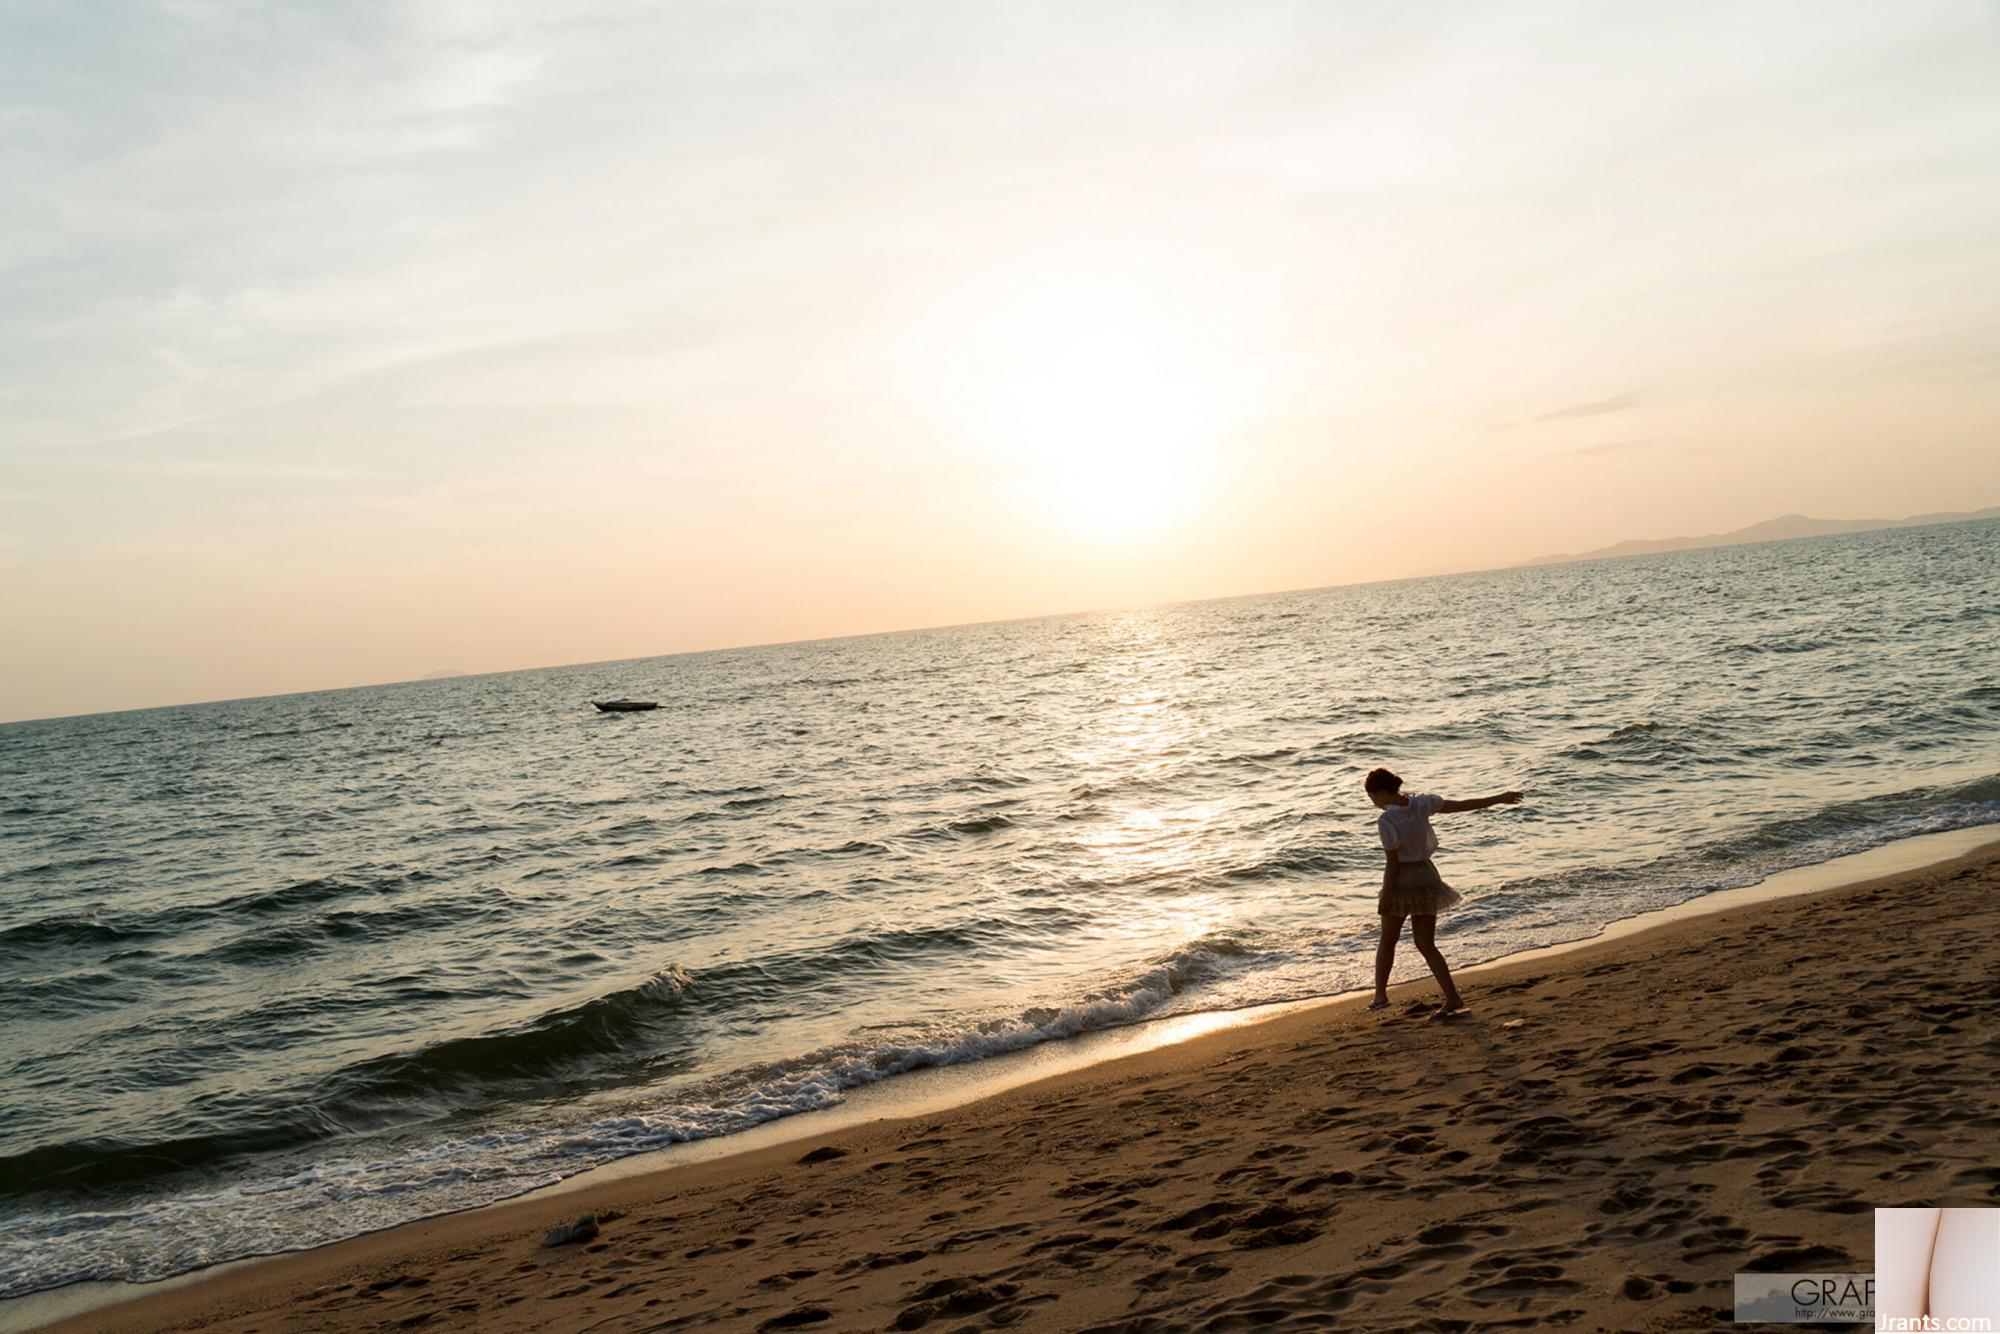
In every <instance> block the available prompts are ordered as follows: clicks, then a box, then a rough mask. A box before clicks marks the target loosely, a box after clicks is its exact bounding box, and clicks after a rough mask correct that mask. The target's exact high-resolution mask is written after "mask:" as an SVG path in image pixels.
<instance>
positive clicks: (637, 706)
mask: <svg viewBox="0 0 2000 1334" xmlns="http://www.w3.org/2000/svg"><path fill="white" fill-rule="evenodd" d="M590 702H591V703H592V704H595V705H596V706H597V710H598V712H599V713H644V712H646V710H648V709H657V708H659V707H660V706H659V703H658V702H657V701H655V700H650V699H594V700H592V701H590Z"/></svg>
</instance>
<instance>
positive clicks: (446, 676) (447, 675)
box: [422, 672, 465, 681]
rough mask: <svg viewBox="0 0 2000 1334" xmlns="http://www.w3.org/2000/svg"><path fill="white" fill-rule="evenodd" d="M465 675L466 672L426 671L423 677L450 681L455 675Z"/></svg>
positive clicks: (424, 678) (431, 679) (429, 679)
mask: <svg viewBox="0 0 2000 1334" xmlns="http://www.w3.org/2000/svg"><path fill="white" fill-rule="evenodd" d="M464 675H465V673H464V672H426V673H425V674H424V676H423V678H422V679H423V680H426V681H449V680H451V678H452V677H454V676H464Z"/></svg>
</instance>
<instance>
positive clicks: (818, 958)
mask: <svg viewBox="0 0 2000 1334" xmlns="http://www.w3.org/2000/svg"><path fill="white" fill-rule="evenodd" d="M1996 551H2000V525H1995V524H1990V523H1988V524H1966V525H1955V526H1950V527H1943V528H1932V529H1911V530H1902V531H1899V532H1891V533H1874V534H1860V535H1854V536H1848V537H1841V538H1831V539H1822V540H1818V541H1813V542H1805V543H1788V544H1775V545H1769V546H1760V547H1750V548H1733V549H1728V550H1723V551H1711V552H1689V553H1679V554H1676V555H1672V556H1665V557H1659V558H1650V559H1643V560H1635V561H1619V562H1599V563H1593V564H1587V565H1576V566H1563V567H1550V568H1538V569H1532V570H1519V571H1511V572H1499V573H1493V574H1483V575H1468V576H1460V577H1455V578H1447V579H1434V580H1424V581H1414V582H1410V583H1405V584H1397V585H1377V586H1370V587H1364V588H1349V589H1331V590H1323V591H1319V592H1307V593H1289V594H1279V595H1272V596H1268V597H1260V598H1245V599H1237V600H1233V601H1228V602H1215V603H1204V604H1196V605H1188V606H1181V607H1169V608H1161V609H1156V610H1151V611H1140V612H1128V613H1107V614H1101V615H1089V616H1067V617H1055V618H1050V619H1047V620H1042V621H1024V622H1013V623H1009V624H1005V625H990V626H973V627H964V628H958V629H951V630H933V631H920V632H914V633H910V634H901V635H887V636H879V637H875V638H869V639H858V640H842V641H829V642H824V643H816V644H799V645H788V646H781V647H776V648H768V649H754V650H735V651H729V652H721V653H707V654H694V655H686V656H680V657H672V658H658V659H649V660H644V661H636V662H628V663H614V664H602V665H597V666H591V667H573V668H559V669H551V670H548V671H540V672H524V673H517V674H512V675H506V676H495V677H474V678H460V679H454V680H449V681H439V682H426V683H419V684H411V685H405V686H393V687H383V688H379V689H369V690H354V691H340V692H330V693H324V694H317V695H303V696H293V697H287V698H280V699H263V700H247V701H240V702H235V703H228V704H215V705H204V706H199V707H191V708H181V709H160V710H151V711H146V712H140V713H130V714H116V715H101V716H96V717H90V718H77V719H66V720H59V721H52V722H43V723H28V724H19V725H15V726H11V727H6V728H0V1023H4V1025H5V1028H6V1031H7V1033H8V1036H9V1044H8V1050H7V1053H6V1055H5V1058H4V1060H5V1065H4V1067H0V1223H4V1224H5V1226H4V1227H0V1285H4V1287H0V1291H8V1292H12V1291H22V1290H26V1289H30V1288H34V1287H41V1286H48V1285H51V1284H55V1283H61V1282H67V1281H71V1280H75V1279H79V1278H86V1277H117V1276H122V1277H153V1276H158V1275H161V1274H165V1273H169V1272H173V1271H174V1270H176V1269H179V1268H185V1267H188V1266H190V1265H193V1264H196V1263H202V1262H206V1261H208V1260H213V1259H217V1258H223V1257H226V1256H230V1255H238V1254H251V1253H258V1252H264V1251H270V1250H275V1249H282V1248H285V1247H289V1246H296V1245H300V1244H305V1243H308V1242H313V1241H322V1240H328V1239H331V1238H333V1237H337V1236H342V1235H349V1234H352V1233H354V1232H358V1231H361V1230H364V1229H366V1228H371V1227H378V1226H382V1225H384V1224H386V1223H390V1222H395V1221H398V1220H401V1219H406V1218H411V1217H416V1216H419V1215H422V1214H428V1213H434V1212H437V1211H439V1210H441V1209H448V1208H458V1207H464V1206H468V1205H472V1204H477V1203H481V1202H484V1201H488V1200H491V1199H495V1198H499V1197H501V1196H504V1195H506V1194H510V1193H514V1192H518V1191H520V1190H524V1189H528V1188H531V1187H533V1186H535V1185H538V1184H541V1183H543V1182H546V1181H549V1180H553V1179H556V1178H558V1177H560V1176H563V1175H566V1174H569V1173H573V1172H575V1171H578V1170H581V1169H582V1168H584V1167H587V1166H590V1165H592V1164H594V1163H597V1162H602V1161H606V1160H608V1159H610V1158H615V1157H618V1156H621V1155H623V1154H628V1153H632V1152H638V1151H641V1150H644V1149H646V1148H650V1147H656V1146H659V1145H662V1144H667V1143H673V1142H676V1141H678V1140H683V1139H688V1138H695V1137H700V1136H706V1135H715V1134H727V1133H730V1132H732V1131H735V1130H739V1129H742V1128H744V1127H746V1126H749V1125H754V1124H756V1123H757V1122H759V1121H763V1120H768V1119H770V1118H771V1117H773V1116H780V1115H785V1114H788V1113H791V1112H796V1111H801V1110H806V1109H810V1108H813V1107H820V1106H825V1105H827V1104H828V1103H830V1102H833V1101H836V1100H838V1098H839V1097H840V1096H841V1093H842V1091H843V1090H846V1089H850V1088H852V1087H854V1086H856V1085H857V1084H861V1083H866V1082H869V1081H871V1080H874V1079H879V1078H884V1077H887V1076H890V1075H893V1074H895V1073H897V1072H899V1071H901V1070H906V1069H913V1068H917V1067H920V1066H924V1065H934V1064H941V1063H950V1062H953V1061H959V1060H968V1059H976V1058H978V1057H980V1056H984V1055H990V1054H993V1053H996V1052H1002V1051H1009V1050H1014V1049H1017V1048H1019V1047H1021V1046H1025V1045H1029V1044H1032V1043H1034V1042H1039V1041H1046V1040H1049V1039H1052V1038H1061V1037H1065V1036H1068V1035H1070V1034H1073V1033H1076V1032H1080V1031H1084V1030H1087V1029H1090V1028H1096V1027H1103V1026H1106V1025H1110V1024H1118V1023H1126V1022H1131V1021H1133V1020H1136V1019H1140V1018H1144V1017H1147V1016H1152V1015H1159V1014H1165V1013H1171V1012H1174V1011H1177V1010H1186V1009H1196V1008H1203V1007H1213V1006H1233V1005H1241V1004H1247V1003H1252V1002H1256V1001H1259V1000H1269V999H1283V998H1291V997H1296V996H1301V995H1308V994H1315V993H1320V992H1326V991H1331V990H1339V989H1344V988H1347V987H1351V986H1354V985H1356V984H1357V983H1359V982H1361V981H1362V980H1363V979H1364V978H1365V975H1366V970H1367V967H1368V958H1369V950H1370V941H1369V938H1368V936H1369V931H1370V929H1371V927H1372V918H1371V912H1372V906H1373V888H1374V883H1375V875H1376V873H1377V868H1378V866H1379V854H1377V853H1376V852H1375V851H1374V846H1373V842H1372V823H1373V822H1372V811H1371V809H1370V808H1369V807H1368V806H1367V805H1366V804H1365V803H1364V802H1363V801H1361V800H1359V799H1358V797H1359V793H1358V788H1357V781H1358V778H1359V776H1360V774H1361V773H1362V772H1363V771H1365V770H1366V769H1367V768H1369V767H1371V766H1373V765H1374V764H1377V763H1389V764H1392V765H1393V766H1395V767H1396V768H1398V769H1399V770H1401V771H1402V772H1404V773H1405V774H1406V775H1408V776H1409V777H1411V778H1412V779H1413V780H1414V781H1415V782H1416V783H1417V784H1419V785H1420V786H1423V787H1438V788H1444V789H1446V790H1448V791H1449V792H1452V793H1460V794H1465V793H1478V792H1482V791H1487V790H1493V789H1497V788H1501V787H1505V786H1517V785H1518V786H1524V787H1527V788H1528V789H1530V791H1531V792H1532V793H1533V797H1534V799H1533V802H1532V804H1530V805H1529V806H1526V807H1523V808H1521V809H1519V810H1516V811H1510V812H1505V813H1500V814H1495V815H1490V816H1475V817H1462V818H1458V819H1453V820H1450V821H1448V822H1446V823H1444V824H1443V825H1442V826H1441V833H1442V836H1443V838H1444V841H1445V849H1444V851H1443V852H1442V853H1441V854H1440V856H1441V859H1442V860H1443V861H1444V862H1445V863H1446V869H1447V872H1448V874H1449V875H1450V878H1451V879H1452V880H1453V882H1454V883H1456V884H1458V885H1459V886H1461V887H1462V888H1464V889H1466V890H1468V891H1469V895H1468V903H1467V905H1466V907H1465V908H1464V909H1462V910H1461V911H1460V912H1458V913H1456V914H1454V915H1452V916H1451V917H1449V918H1447V919H1446V921H1445V923H1444V924H1443V925H1442V926H1441V928H1440V930H1441V934H1445V935H1448V936H1451V937H1452V938H1453V939H1454V941H1455V944H1454V948H1455V949H1456V950H1458V951H1459V952H1460V954H1461V956H1462V957H1464V956H1468V955H1470V956H1491V955H1494V954H1498V953H1501V952H1504V951H1507V950H1511V949H1517V948H1522V947H1526V946H1530V945H1535V944H1542V943H1547V942H1548V941H1551V940H1556V939H1562V938H1570V937H1575V936H1580V935H1586V934H1589V933H1590V932H1592V931H1594V930H1595V929H1597V928H1598V927H1599V926H1601V925H1602V924H1603V923H1605V922H1607V921H1610V920H1612V919H1614V918H1617V917H1623V916H1628V915H1630V914H1632V913H1634V912H1639V911H1644V910H1646V909H1648V908H1653V907H1658V906H1662V905H1664V904H1666V903H1670V902H1674V901H1677V900H1679V899H1684V898H1687V897H1690V896H1692V895H1696V894H1699V893H1703V892H1706V891H1708V890H1711V889H1715V888H1719V887H1723V886H1727V885H1733V884H1742V883H1748V882H1750V881H1753V880H1755V879H1757V878H1758V877H1760V876H1763V875H1766V874H1769V873H1770V872H1772V871H1774V870H1777V869H1780V868H1782V867H1785V866H1790V865H1798V864H1802V863H1805V862H1811V861H1815V860H1820V859H1823V858H1825V857H1828V856H1832V855H1835V854H1837V853H1840V852H1845V851H1851V850H1856V849H1859V848H1862V847H1866V846H1870V845H1872V844H1876V843H1880V842H1883V841H1886V840H1888V839H1891V838H1895V837H1899V836H1902V835H1905V834H1909V833H1917V832H1924V831H1927V830H1934V829H1946V828H1954V827H1962V826H1966V825H1971V824H1976V823H1982V822H1987V821H1991V820H1993V819H1995V818H1996V815H2000V687H1996V686H1994V685H1993V684H1992V678H1993V674H1994V672H1993V668H1994V665H1995V663H1996V662H2000V615H1996V612H1995V608H1994V606H1993V603H1992V602H1991V599H1990V598H1988V597H1987V596H1985V590H1989V589H1991V588H1992V587H1994V586H1996V584H2000V579H1996V574H1997V573H2000V570H1996V566H2000V559H1996ZM607 695H643V696H648V697H656V698H658V699H660V700H662V701H663V703H664V707H662V708H661V709H660V710H659V711H658V712H657V713H653V714H642V715H628V716H608V715H598V714H596V713H594V712H593V711H591V710H590V709H589V708H588V706H587V705H586V703H585V701H587V700H588V699H590V698H592V697H593V696H594V697H599V698H602V697H604V696H607ZM1410 962H1411V963H1413V964H1414V963H1415V961H1414V960H1412V961H1410Z"/></svg>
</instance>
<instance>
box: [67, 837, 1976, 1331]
mask: <svg viewBox="0 0 2000 1334" xmlns="http://www.w3.org/2000/svg"><path fill="white" fill-rule="evenodd" d="M1406 948H1407V943H1406ZM1464 990H1465V993H1466V996H1467V999H1468V1000H1469V1001H1470V1002H1471V1004H1472V1005H1473V1007H1474V1011H1475V1013H1474V1015H1473V1016H1472V1017H1471V1018H1469V1019H1466V1020H1464V1021H1462V1022H1458V1023H1454V1024H1446V1025H1435V1024H1426V1023H1423V1022H1421V1020H1420V1018H1419V1017H1417V1013H1414V1012H1420V1011H1421V1010H1423V1009H1426V1008H1428V1007H1427V1006H1425V1005H1424V1004H1423V1002H1424V1001H1426V1000H1430V999H1432V998H1433V997H1434V992H1433V989H1432V987H1431V986H1430V984H1428V983H1424V984H1412V985H1409V986H1405V987H1401V988H1398V989H1397V991H1396V1000H1397V1004H1396V1005H1395V1007H1393V1008H1392V1009H1391V1010H1390V1011H1389V1012H1388V1017H1387V1018H1386V1019H1385V1018H1384V1017H1383V1016H1382V1015H1377V1014H1369V1013H1367V1012H1365V1011H1363V1010H1362V1009H1361V1007H1360V1003H1359V1002H1358V1001H1339V1002H1334V1003H1331V1004H1326V1005H1319V1006H1313V1007H1310V1008H1306V1009H1301V1010H1296V1011H1293V1012H1290V1013H1287V1014H1284V1015H1282V1016H1280V1017H1278V1018H1274V1019H1271V1020H1269V1021H1266V1022H1263V1023H1258V1024H1254V1025H1249V1026H1244V1027H1237V1028H1232V1029H1228V1030H1225V1031H1221V1032H1217V1033H1213V1034H1210V1035H1208V1036H1206V1037H1201V1038H1197V1039H1195V1040H1192V1041H1189V1042H1186V1043H1182V1044H1179V1045H1176V1046H1171V1047H1165V1048H1161V1049H1159V1050H1155V1051H1149V1052H1144V1053H1142V1054H1139V1055H1134V1056H1128V1057H1124V1058H1120V1059H1118V1060H1115V1061H1110V1062H1106V1063H1103V1064H1098V1065H1093V1066H1090V1067H1087V1068H1085V1069H1082V1070H1077V1071H1072V1072H1069V1073H1065V1074H1061V1075H1058V1076H1056V1077H1054V1078H1051V1079H1047V1080H1043V1081H1040V1082H1037V1083H1033V1084H1028V1085H1024V1086H1021V1087H1018V1088H1013V1089H1010V1090H1007V1091H1005V1092H1002V1093H999V1094H996V1095H994V1096H991V1097H988V1098H984V1099H982V1100H980V1101H977V1102H972V1103H968V1104H966V1105H963V1106H959V1107H955V1108H952V1109H951V1110H948V1111H944V1112H941V1113H938V1114H935V1115H929V1116H925V1117H922V1118H919V1119H915V1120H882V1121H875V1122H870V1123H867V1124H862V1125H857V1126H849V1127H846V1128H843V1129H840V1130H837V1131H834V1132H832V1133H829V1134H826V1135H822V1136H819V1137H818V1138H814V1139H801V1140H795V1141H793V1142H790V1143H785V1144H781V1145H778V1146H776V1147H770V1148H764V1149H759V1150H756V1151H754V1152H749V1153H744V1154H739V1155H734V1156H728V1157H720V1158H715V1159H712V1160H709V1161H705V1162H699V1163H694V1164H691V1165H686V1166H680V1167H673V1168H669V1169H665V1170H661V1171H656V1172H651V1173H646V1174H641V1175H631V1176H626V1177H623V1178H619V1179H615V1180H609V1181H605V1182H603V1183H601V1184H592V1185H589V1186H588V1187H586V1188H585V1189H582V1190H577V1191H571V1192H567V1193H560V1194H549V1195H539V1196H533V1197H529V1198H526V1199H523V1200H519V1201H516V1202H513V1203H511V1204H506V1205H501V1206H498V1207H495V1208H492V1209H486V1210H480V1211H477V1212H473V1213H467V1214H459V1215H454V1216H451V1217H448V1218H441V1219H435V1220H432V1221H429V1222H423V1223H415V1224H411V1225H408V1226H405V1227H400V1228H395V1229H392V1230H390V1231H387V1232H382V1233H377V1234H375V1235H373V1236H368V1237H362V1238H358V1239H356V1240H353V1241H349V1242H344V1243H341V1244H339V1245H336V1246H329V1247H326V1248H323V1249H320V1250H316V1251H310V1252H306V1253H303V1254H300V1255H294V1256H286V1257H282V1258H279V1259H275V1260H270V1261H264V1262H258V1263H254V1264H247V1265H241V1266H236V1267H233V1268H230V1269H228V1270H227V1271H226V1272H222V1273H219V1274H217V1275H215V1276H213V1277H210V1278H207V1279H204V1280H202V1281H199V1282H195V1283H190V1284H186V1285H183V1286H179V1287H174V1288H168V1289H164V1290H161V1291H158V1292H155V1293H151V1294H148V1295H146V1296H143V1297H140V1298H138V1299H136V1300H133V1301H130V1302H127V1303H124V1304H122V1305H119V1306H115V1307H111V1308H108V1309H104V1310H98V1311H92V1312H89V1313H87V1314H85V1315H82V1316H79V1317H76V1318H75V1319H73V1320H72V1321H69V1322H66V1323H65V1324H63V1325H60V1326H58V1328H62V1329H91V1330H154V1329H195V1328H201V1329H204V1330H243V1331H247V1330H277V1329H341V1330H347V1329H357V1328H390V1329H394V1328H419V1327H420V1328H424V1329H437V1328H446V1327H458V1328H468V1329H470V1328H477V1329H481V1330H513V1329H559V1330H642V1329H672V1328H680V1327H684V1326H685V1327H694V1326H711V1325H712V1326H717V1327H723V1328H741V1329H934V1330H961V1329H987V1328H996V1327H1001V1326H1012V1327H1017V1328H1023V1329H1065V1330H1068V1329H1122V1330H1179V1329H1189V1328H1194V1329H1210V1328H1212V1329H1227V1328H1239V1327H1246V1326H1250V1325H1260V1326H1268V1325H1273V1324H1276V1325H1281V1326H1282V1325H1284V1324H1287V1323H1291V1324H1296V1325H1298V1326H1300V1327H1312V1326H1319V1325H1324V1324H1326V1323H1328V1318H1329V1317H1331V1318H1333V1320H1334V1321H1336V1322H1337V1323H1339V1324H1341V1325H1343V1326H1348V1327H1357V1328H1412V1327H1429V1328H1461V1327H1464V1324H1467V1323H1469V1324H1471V1325H1476V1326H1478V1327H1480V1328H1539V1327H1543V1326H1561V1327H1564V1328H1570V1329H1586V1330H1587V1329H1615V1330H1678V1329H1689V1328H1706V1327H1708V1326H1710V1325H1712V1324H1716V1323H1720V1322H1726V1321H1727V1320H1728V1319H1729V1306H1730V1301H1731V1292H1732V1275H1733V1274H1735V1273H1736V1272H1737V1271H1739V1270H1764V1271H1774V1272H1799V1271H1823V1270H1835V1271H1850V1270H1852V1271H1866V1270H1868V1269H1869V1268H1870V1267H1871V1256H1870V1251H1871V1247H1872V1227H1873V1219H1872V1214H1871V1212H1870V1211H1871V1210H1872V1209H1873V1208H1874V1207H1875V1206H1877V1205H1939V1204H1943V1205H1989V1206H1990V1205H1996V1204H2000V1079H1996V1078H1994V1071H1995V1070H1996V1069H2000V845H1989V846H1987V847H1985V848H1982V849H1980V850H1979V851H1976V852H1973V853H1971V854H1968V855H1966V856H1963V857H1959V858H1957V859H1955V860H1952V861H1948V862H1943V863H1940V864H1938V865H1935V866H1930V867H1926V868H1923V869H1920V870H1916V871H1912V872H1907V873H1900V874H1896V875H1891V876H1885V877H1881V878H1878V879H1873V880H1868V881H1864V882H1861V883H1858V884H1852V885H1846V886H1841V887H1838V888H1834V889H1829V890H1825V891H1822V892H1819V893H1815V894H1811V895H1805V896H1801V897H1797V898H1791V899H1785V900H1781V901H1776V902H1769V903H1757V904H1750V905H1748V906H1741V907H1736V908H1733V909H1729V910H1727V911H1724V912H1721V913H1716V914H1711V915H1706V916H1697V917H1691V918H1687V919H1685V920H1678V921H1675V922H1672V923H1669V924H1667V925H1664V926H1660V927H1656V928H1653V929H1650V930H1646V931H1643V932H1639V933H1636V934H1629V935H1625V936H1622V937H1619V938H1616V939H1610V940H1606V941H1603V942H1599V943H1595V944H1591V945H1587V946H1584V947H1582V948H1580V949H1577V950H1574V951H1570V952H1567V953H1561V954H1556V955H1551V956H1546V957H1526V958H1523V959H1520V960H1517V961H1514V962H1509V963H1505V964H1501V965H1498V966H1495V967H1493V968H1491V969H1489V970H1483V971H1481V972H1478V973H1475V974H1473V975H1471V976H1469V977H1467V978H1466V979H1465V983H1464ZM586 1213H594V1214H596V1215H597V1216H598V1218H599V1219H600V1220H601V1231H600V1233H599V1235H598V1236H597V1237H596V1238H595V1239H594V1240H592V1241H589V1242H586V1243H582V1244H576V1245H568V1246H562V1247H556V1248H548V1247H544V1246H543V1245H542V1240H543V1236H544V1234H545V1233H546V1232H547V1231H548V1230H549V1229H550V1228H552V1227H554V1226H556V1225H557V1224H559V1223H563V1222H568V1221H572V1220H574V1219H576V1218H577V1217H578V1216H579V1215H582V1214H586Z"/></svg>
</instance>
